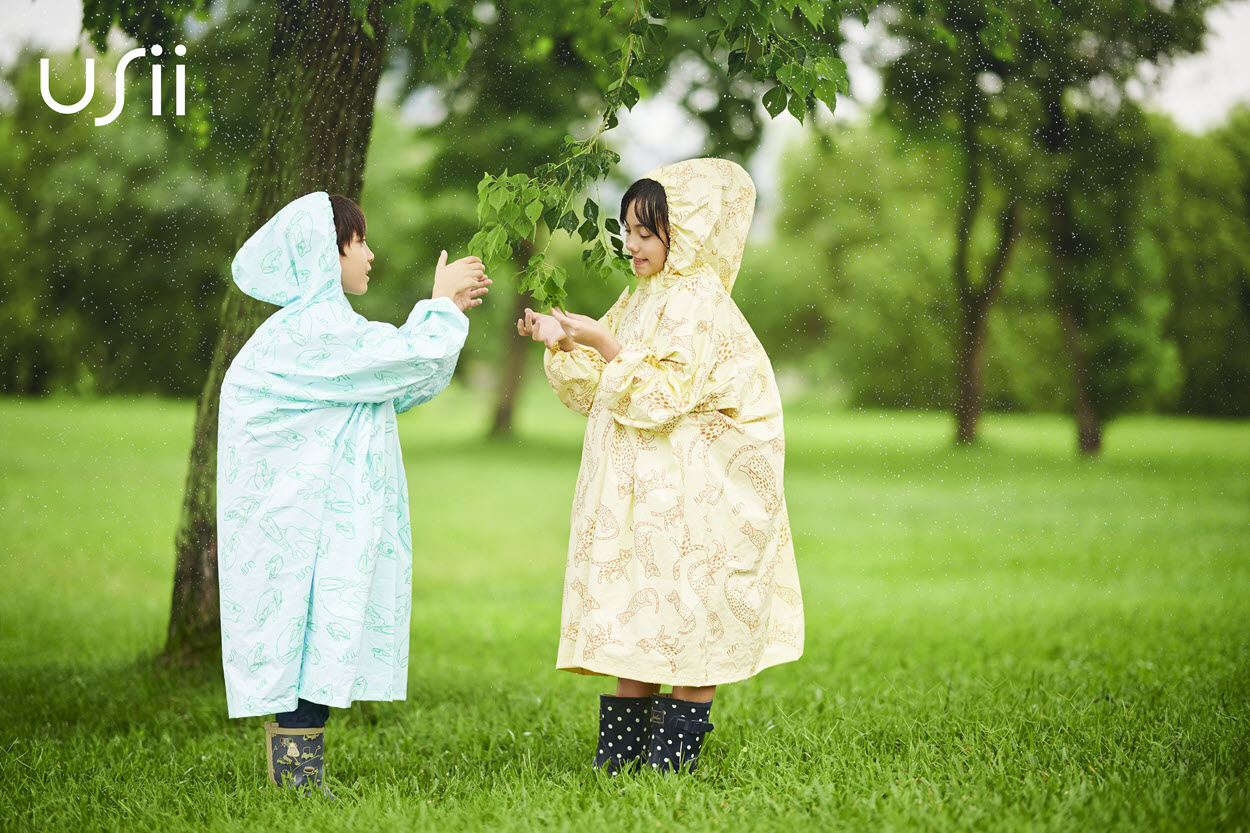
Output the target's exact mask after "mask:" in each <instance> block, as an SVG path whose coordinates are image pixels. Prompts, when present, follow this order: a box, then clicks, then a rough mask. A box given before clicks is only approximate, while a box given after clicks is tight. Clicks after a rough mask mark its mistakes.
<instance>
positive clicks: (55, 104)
mask: <svg viewBox="0 0 1250 833" xmlns="http://www.w3.org/2000/svg"><path fill="white" fill-rule="evenodd" d="M164 51H165V50H164V49H163V48H162V47H161V45H160V44H155V45H154V46H153V47H152V57H154V58H159V57H160V56H161V54H162V53H163V52H164ZM147 54H148V50H147V49H145V48H142V47H140V48H139V49H132V50H130V51H129V52H127V53H126V54H125V55H123V56H122V59H121V60H120V61H118V63H117V100H116V101H114V102H113V109H112V111H111V112H109V114H108V115H107V116H99V117H98V118H96V120H95V124H96V127H103V126H104V125H106V124H111V123H112V122H113V120H114V119H116V118H117V117H118V115H120V114H121V111H122V107H123V106H124V105H125V103H126V67H127V66H129V65H130V62H131V61H133V60H135V59H136V58H143V57H145V56H146V55H147ZM174 54H175V55H177V56H178V57H179V58H181V57H182V56H183V55H186V54H187V48H186V47H185V46H183V45H182V44H178V45H177V46H175V47H174ZM48 74H49V69H48V59H47V58H41V59H40V60H39V93H40V95H42V96H43V101H44V103H45V104H47V105H48V106H49V107H51V108H52V109H53V110H55V111H57V112H58V113H77V112H78V111H79V110H81V109H83V108H84V107H86V106H87V105H88V104H90V103H91V98H92V96H94V95H95V59H94V58H88V59H87V91H86V92H85V93H83V95H82V98H80V99H79V100H78V102H77V103H76V104H61V103H60V102H59V101H57V100H56V99H55V98H53V97H52V92H51V91H50V90H49V89H48ZM186 84H187V81H186V68H185V67H184V66H183V65H182V64H175V65H174V88H175V89H174V115H175V116H185V115H186V111H187V102H186ZM152 115H154V116H159V115H161V65H160V64H153V65H152Z"/></svg>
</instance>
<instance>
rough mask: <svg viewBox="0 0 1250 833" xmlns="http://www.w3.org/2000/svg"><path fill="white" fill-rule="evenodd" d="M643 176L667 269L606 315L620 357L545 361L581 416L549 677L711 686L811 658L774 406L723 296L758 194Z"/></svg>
mask: <svg viewBox="0 0 1250 833" xmlns="http://www.w3.org/2000/svg"><path fill="white" fill-rule="evenodd" d="M648 177H649V178H650V179H654V180H656V181H658V182H659V183H660V184H661V185H663V186H664V189H665V192H666V193H667V196H668V204H669V222H670V241H669V252H668V259H667V261H666V262H665V265H664V268H663V270H661V271H660V272H659V273H657V274H655V275H653V276H651V277H648V278H643V279H641V280H640V282H639V285H638V289H637V291H636V292H634V293H633V294H632V295H631V294H630V293H629V291H628V290H627V291H626V292H624V293H623V294H622V295H621V297H620V299H619V300H618V301H617V302H616V303H615V304H614V305H613V306H612V308H611V309H610V310H608V312H607V314H606V315H605V316H604V317H603V319H601V320H602V321H603V322H604V324H605V325H606V326H607V327H608V329H609V330H611V331H612V333H613V334H614V335H615V336H616V338H617V340H618V341H619V342H620V343H621V345H622V349H621V352H620V355H618V356H617V357H616V358H615V359H613V360H612V361H611V362H604V361H603V358H602V357H601V356H600V355H599V354H598V353H597V352H596V351H594V350H591V349H588V348H585V347H580V346H579V347H578V348H577V349H576V350H574V351H573V352H569V353H565V352H548V353H547V358H546V370H547V378H548V380H549V381H550V382H551V386H552V388H553V389H554V390H555V392H556V394H557V395H558V396H559V397H560V399H561V400H562V401H563V402H564V403H565V404H566V405H568V406H569V407H570V408H572V409H573V410H575V411H577V412H578V413H581V414H585V415H586V416H587V417H588V423H587V426H586V436H585V441H584V443H583V447H582V464H581V470H580V472H579V473H578V478H577V489H576V492H575V494H574V497H573V512H572V525H571V534H570V536H569V555H568V564H567V568H566V573H565V581H564V603H563V612H562V618H561V634H560V648H559V655H558V658H557V663H556V666H557V667H558V668H561V669H565V670H569V671H577V672H580V673H590V674H607V675H611V676H616V677H626V678H629V679H634V680H641V681H644V682H652V683H664V684H670V685H685V686H705V685H718V684H722V683H730V682H735V681H737V680H742V679H745V678H747V677H750V676H752V675H753V674H755V673H756V672H758V671H760V670H761V669H763V668H766V667H768V666H770V665H777V664H778V663H782V662H789V661H791V660H795V659H798V658H799V656H800V655H801V654H802V652H803V605H802V597H801V596H800V593H799V579H798V573H797V571H796V569H795V563H794V548H793V546H792V543H791V536H790V525H789V521H788V519H787V514H786V504H785V496H784V493H783V488H782V478H783V467H784V460H785V441H784V437H783V432H782V424H781V400H780V398H779V396H778V394H777V383H776V380H775V379H774V377H773V371H772V367H771V365H770V364H769V362H768V357H767V356H766V355H765V354H764V349H763V347H762V346H761V345H760V342H759V340H758V339H756V337H755V334H754V333H753V332H751V328H750V326H749V325H748V324H747V322H746V319H745V318H743V316H742V313H741V312H739V310H738V307H737V305H735V304H734V302H733V300H732V299H731V298H730V296H729V292H730V290H731V289H732V288H733V284H734V279H735V278H736V277H737V274H738V268H739V266H740V265H741V262H742V250H743V247H744V245H745V243H746V235H747V229H748V227H749V226H750V224H751V215H752V213H753V212H754V209H755V186H754V185H753V184H752V182H751V178H750V177H749V176H748V175H747V173H746V171H744V170H743V169H742V168H741V167H739V166H738V165H735V164H734V163H732V162H728V161H725V160H722V159H695V160H690V161H686V162H679V163H677V164H674V165H667V166H664V167H662V168H659V169H657V170H655V171H653V172H652V173H650V174H648Z"/></svg>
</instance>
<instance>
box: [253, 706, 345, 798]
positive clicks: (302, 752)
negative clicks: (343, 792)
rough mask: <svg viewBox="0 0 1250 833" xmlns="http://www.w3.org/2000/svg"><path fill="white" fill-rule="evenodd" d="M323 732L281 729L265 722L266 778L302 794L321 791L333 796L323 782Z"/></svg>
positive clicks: (321, 730) (272, 723)
mask: <svg viewBox="0 0 1250 833" xmlns="http://www.w3.org/2000/svg"><path fill="white" fill-rule="evenodd" d="M324 732H325V729H283V728H282V727H280V726H279V725H278V724H277V723H276V722H269V723H266V724H265V746H266V747H268V754H267V755H266V759H267V761H268V764H269V780H270V781H271V782H273V783H274V784H276V785H277V786H279V787H281V788H283V789H286V790H295V791H296V792H298V793H300V794H301V795H309V794H317V793H320V794H322V795H324V796H325V797H327V798H330V799H333V798H334V795H333V794H332V793H331V792H330V788H329V787H327V786H325V785H324V784H323V783H322V780H323V769H322V766H323V765H322V760H323V758H324V756H325V741H324V738H323V733H324Z"/></svg>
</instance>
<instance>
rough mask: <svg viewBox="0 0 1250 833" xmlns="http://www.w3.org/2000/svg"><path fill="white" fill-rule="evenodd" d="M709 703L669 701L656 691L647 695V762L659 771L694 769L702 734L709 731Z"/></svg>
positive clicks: (697, 759)
mask: <svg viewBox="0 0 1250 833" xmlns="http://www.w3.org/2000/svg"><path fill="white" fill-rule="evenodd" d="M711 714H712V704H711V702H710V701H709V702H707V703H691V702H688V701H686V700H673V699H671V698H669V697H661V696H659V695H658V694H657V695H655V696H653V697H652V698H651V746H650V749H649V750H648V753H647V764H648V765H649V766H650V767H651V768H652V769H656V770H659V771H660V772H677V771H679V770H681V769H686V770H688V771H690V772H694V770H695V768H696V767H698V765H699V751H700V750H701V749H702V748H703V736H704V735H706V734H707V733H708V732H710V731H712V724H711V723H709V722H708V718H709V717H710V716H711Z"/></svg>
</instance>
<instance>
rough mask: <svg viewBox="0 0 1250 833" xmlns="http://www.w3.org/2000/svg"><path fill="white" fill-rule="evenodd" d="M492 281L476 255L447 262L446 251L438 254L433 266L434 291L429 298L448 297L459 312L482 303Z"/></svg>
mask: <svg viewBox="0 0 1250 833" xmlns="http://www.w3.org/2000/svg"><path fill="white" fill-rule="evenodd" d="M491 283H492V281H491V279H490V278H488V277H486V267H485V266H483V265H482V261H481V260H480V259H478V258H476V257H462V258H460V259H459V260H457V261H456V262H455V263H448V262H447V252H446V251H444V252H443V253H442V254H440V255H439V256H438V266H436V267H434V292H433V293H431V295H430V297H431V298H450V299H451V300H452V303H454V304H455V305H456V306H457V307H459V308H460V311H461V312H464V311H465V310H468V309H469V308H470V307H476V306H477V305H478V304H480V303H482V297H481V296H483V295H485V294H486V293H487V292H488V291H489V290H488V289H487V287H489V286H490V285H491Z"/></svg>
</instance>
